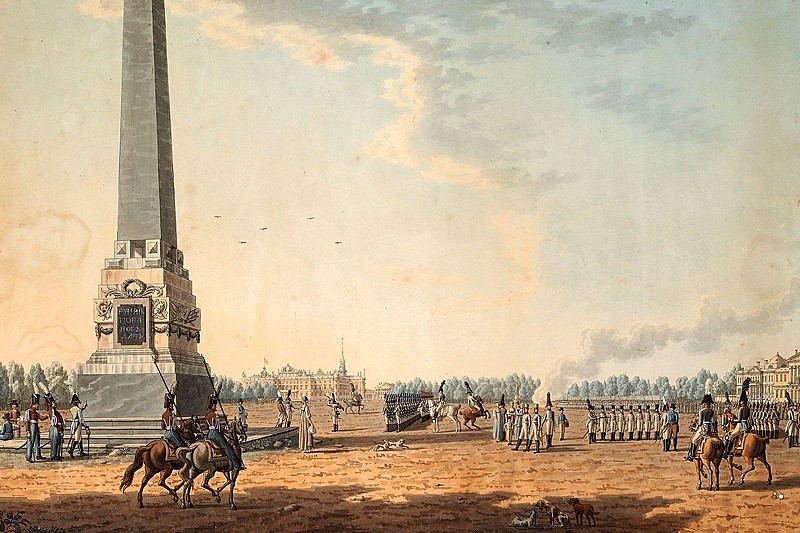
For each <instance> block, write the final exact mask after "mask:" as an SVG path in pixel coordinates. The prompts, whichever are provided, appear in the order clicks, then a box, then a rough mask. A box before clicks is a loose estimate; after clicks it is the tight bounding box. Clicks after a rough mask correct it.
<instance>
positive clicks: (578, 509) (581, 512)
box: [567, 498, 598, 526]
mask: <svg viewBox="0 0 800 533" xmlns="http://www.w3.org/2000/svg"><path fill="white" fill-rule="evenodd" d="M567 503H568V504H569V505H571V506H572V510H573V511H575V522H577V523H578V525H582V524H583V517H586V522H587V523H588V524H589V525H590V526H596V525H597V519H596V518H595V515H597V514H598V513H595V512H594V507H592V504H590V503H581V502H580V500H579V499H578V498H570V499H568V500H567ZM592 522H594V524H592Z"/></svg>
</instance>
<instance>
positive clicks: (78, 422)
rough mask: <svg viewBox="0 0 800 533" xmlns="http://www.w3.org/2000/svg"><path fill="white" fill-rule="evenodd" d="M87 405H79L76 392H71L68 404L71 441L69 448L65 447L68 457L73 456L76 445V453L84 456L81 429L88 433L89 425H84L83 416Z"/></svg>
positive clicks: (79, 401)
mask: <svg viewBox="0 0 800 533" xmlns="http://www.w3.org/2000/svg"><path fill="white" fill-rule="evenodd" d="M87 407H89V405H88V404H83V405H81V400H80V398H78V395H77V394H75V393H73V394H72V401H71V402H70V404H69V414H70V415H72V423H71V424H70V427H69V432H70V440H71V442H70V443H69V449H67V453H69V456H70V457H75V447H76V446H77V447H78V455H79V456H81V457H85V456H86V453H84V451H83V430H84V429H85V430H86V432H87V433H88V432H89V426H87V425H86V421H85V420H84V418H83V411H84V410H85V409H86V408H87Z"/></svg>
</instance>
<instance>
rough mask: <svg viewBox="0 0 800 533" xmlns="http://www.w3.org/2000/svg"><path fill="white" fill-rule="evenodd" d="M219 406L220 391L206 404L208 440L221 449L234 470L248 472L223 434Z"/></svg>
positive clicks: (211, 396) (209, 398)
mask: <svg viewBox="0 0 800 533" xmlns="http://www.w3.org/2000/svg"><path fill="white" fill-rule="evenodd" d="M217 405H219V390H217V391H216V392H215V393H214V394H211V395H209V397H208V403H207V404H206V409H207V410H208V412H207V413H206V424H208V440H210V441H212V442H213V443H214V444H216V445H217V446H219V447H220V449H222V451H223V452H225V456H226V457H227V458H228V461H230V463H231V469H232V470H247V469H246V468H245V466H244V463H243V462H242V460H241V458H240V457H239V456H238V455H237V454H236V452H234V451H233V448H231V445H230V443H229V442H228V440H227V439H226V438H225V436H224V435H223V434H222V426H221V421H220V418H219V415H218V414H217Z"/></svg>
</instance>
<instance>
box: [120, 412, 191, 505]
mask: <svg viewBox="0 0 800 533" xmlns="http://www.w3.org/2000/svg"><path fill="white" fill-rule="evenodd" d="M178 433H179V434H180V435H181V437H183V440H185V441H186V442H187V443H192V442H194V441H195V440H197V435H198V434H199V433H200V425H199V424H198V423H197V421H196V420H195V419H193V418H187V419H186V420H184V421H182V422H181V423H180V424H179V425H178ZM167 451H168V450H167V444H166V442H164V439H157V440H152V441H150V442H149V443H147V444H146V445H144V446H141V447H140V448H139V449H138V450H136V455H135V456H134V458H133V462H132V463H131V464H130V466H128V468H126V469H125V474H124V475H123V476H122V481H121V482H120V484H119V490H121V491H122V492H125V489H127V488H128V487H130V486H131V483H133V475H134V474H135V473H136V471H137V470H139V469H140V468H141V467H142V465H144V477H143V478H142V485H141V487H139V494H138V496H137V500H138V502H139V507H144V503H142V492H143V491H144V487H145V486H146V485H147V482H148V481H150V479H151V478H152V477H153V476H154V475H156V474H158V473H159V472H161V477H160V479H159V481H158V485H159V486H161V487H164V488H165V489H166V490H167V492H169V494H170V495H171V496H172V500H173V501H175V502H177V501H178V489H179V488H181V486H182V485H183V482H181V483H180V484H179V485H178V486H177V487H175V488H174V489H172V488H170V487H169V485H167V478H169V476H170V475H171V474H172V472H173V471H174V470H178V469H180V468H181V467H182V466H183V461H181V460H180V459H178V458H177V457H173V458H171V459H170V460H167Z"/></svg>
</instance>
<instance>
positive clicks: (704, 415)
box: [684, 393, 717, 461]
mask: <svg viewBox="0 0 800 533" xmlns="http://www.w3.org/2000/svg"><path fill="white" fill-rule="evenodd" d="M713 404H714V400H713V398H712V397H711V394H709V393H706V395H705V396H703V401H702V402H701V405H702V409H700V411H699V412H698V413H697V430H695V432H694V435H693V436H692V443H691V444H690V445H689V452H688V453H687V454H686V457H684V459H686V460H687V461H694V455H695V453H697V446H698V444H699V442H700V439H703V438H705V437H709V436H712V435H713V429H714V428H715V427H716V425H717V413H715V412H714V409H713V407H711V406H712V405H713Z"/></svg>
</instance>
